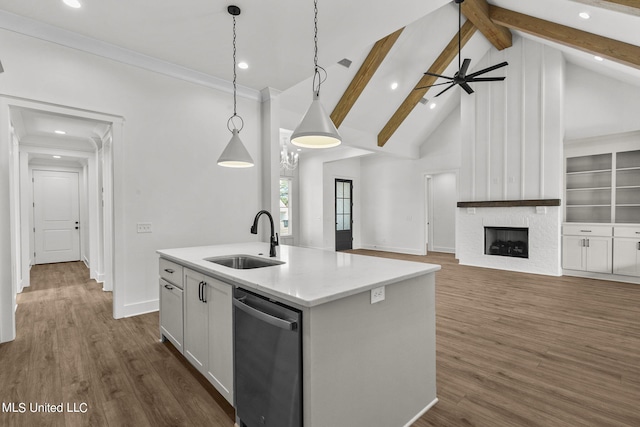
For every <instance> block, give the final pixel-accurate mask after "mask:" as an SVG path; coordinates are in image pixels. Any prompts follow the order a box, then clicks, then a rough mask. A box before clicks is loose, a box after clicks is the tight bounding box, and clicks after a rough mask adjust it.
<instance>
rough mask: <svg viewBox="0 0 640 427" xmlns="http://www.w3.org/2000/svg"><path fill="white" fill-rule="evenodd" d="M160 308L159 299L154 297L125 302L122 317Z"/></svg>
mask: <svg viewBox="0 0 640 427" xmlns="http://www.w3.org/2000/svg"><path fill="white" fill-rule="evenodd" d="M159 309H160V300H159V299H154V300H150V301H144V302H138V303H135V304H126V305H125V306H124V307H123V311H122V317H133V316H139V315H141V314H147V313H151V312H154V311H158V310H159Z"/></svg>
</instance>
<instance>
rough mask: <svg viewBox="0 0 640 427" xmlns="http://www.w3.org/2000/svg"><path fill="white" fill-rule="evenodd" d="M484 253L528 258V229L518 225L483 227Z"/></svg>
mask: <svg viewBox="0 0 640 427" xmlns="http://www.w3.org/2000/svg"><path fill="white" fill-rule="evenodd" d="M484 253H485V255H498V256H508V257H517V258H529V229H528V228H519V227H485V228H484Z"/></svg>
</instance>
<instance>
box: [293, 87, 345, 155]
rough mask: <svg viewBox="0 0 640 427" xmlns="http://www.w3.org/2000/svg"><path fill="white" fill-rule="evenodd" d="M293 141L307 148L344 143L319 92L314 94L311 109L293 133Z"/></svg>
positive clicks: (334, 145)
mask: <svg viewBox="0 0 640 427" xmlns="http://www.w3.org/2000/svg"><path fill="white" fill-rule="evenodd" d="M291 143H292V144H293V145H297V146H298V147H305V148H331V147H336V146H338V145H340V144H341V143H342V137H341V136H340V134H339V133H338V129H336V126H335V125H334V124H333V121H332V120H331V118H330V117H329V115H328V114H327V112H326V111H325V109H324V107H323V106H322V103H321V102H320V96H319V95H318V94H314V96H313V101H312V102H311V105H310V106H309V109H308V110H307V112H306V114H305V115H304V117H303V118H302V121H301V122H300V124H299V125H298V127H297V128H296V129H295V130H294V131H293V133H292V134H291Z"/></svg>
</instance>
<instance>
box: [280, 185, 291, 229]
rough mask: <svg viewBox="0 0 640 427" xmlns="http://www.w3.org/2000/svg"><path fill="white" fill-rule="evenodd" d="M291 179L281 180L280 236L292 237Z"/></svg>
mask: <svg viewBox="0 0 640 427" xmlns="http://www.w3.org/2000/svg"><path fill="white" fill-rule="evenodd" d="M291 219H292V211H291V179H290V178H280V235H281V236H291V235H292V234H293V228H292V227H291Z"/></svg>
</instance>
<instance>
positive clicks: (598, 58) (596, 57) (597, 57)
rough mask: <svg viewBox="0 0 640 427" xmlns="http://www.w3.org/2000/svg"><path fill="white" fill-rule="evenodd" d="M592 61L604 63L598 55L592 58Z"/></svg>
mask: <svg viewBox="0 0 640 427" xmlns="http://www.w3.org/2000/svg"><path fill="white" fill-rule="evenodd" d="M593 59H595V60H596V61H600V62H602V61H604V58H603V57H602V56H598V55H596V56H594V57H593Z"/></svg>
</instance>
